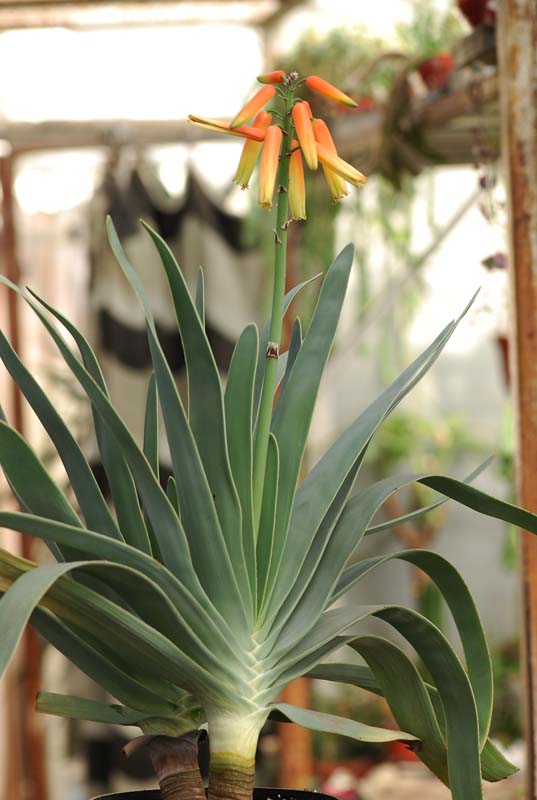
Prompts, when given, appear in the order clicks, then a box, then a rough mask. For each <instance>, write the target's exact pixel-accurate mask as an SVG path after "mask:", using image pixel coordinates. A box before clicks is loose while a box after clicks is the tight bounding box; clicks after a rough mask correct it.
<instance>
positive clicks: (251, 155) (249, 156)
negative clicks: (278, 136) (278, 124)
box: [233, 111, 272, 189]
mask: <svg viewBox="0 0 537 800" xmlns="http://www.w3.org/2000/svg"><path fill="white" fill-rule="evenodd" d="M271 122H272V115H271V114H269V113H268V112H267V111H260V112H259V114H258V115H257V116H256V118H255V119H254V128H259V130H262V131H266V130H267V128H268V126H269V125H270V123H271ZM262 147H263V145H262V143H261V142H254V141H253V140H252V139H250V140H248V141H246V142H245V143H244V147H243V148H242V154H241V160H240V161H239V166H238V167H237V172H236V173H235V177H234V178H233V181H234V182H235V183H237V184H238V185H239V186H240V187H241V189H247V188H248V182H249V180H250V178H251V177H252V172H253V171H254V168H255V165H256V162H257V157H258V156H259V153H260V152H261V148H262Z"/></svg>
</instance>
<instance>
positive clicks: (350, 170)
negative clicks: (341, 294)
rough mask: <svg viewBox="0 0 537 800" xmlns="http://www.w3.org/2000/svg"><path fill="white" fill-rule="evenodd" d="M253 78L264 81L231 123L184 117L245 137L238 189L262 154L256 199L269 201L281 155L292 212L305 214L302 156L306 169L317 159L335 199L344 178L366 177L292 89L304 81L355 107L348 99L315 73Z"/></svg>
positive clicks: (314, 165) (341, 194)
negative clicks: (286, 170) (286, 167)
mask: <svg viewBox="0 0 537 800" xmlns="http://www.w3.org/2000/svg"><path fill="white" fill-rule="evenodd" d="M257 80H258V81H259V83H261V84H263V86H262V87H261V89H259V91H257V92H256V94H255V95H254V96H253V97H252V98H251V100H249V101H248V103H246V105H245V106H244V108H242V109H241V110H240V111H239V113H238V114H237V115H236V117H235V118H234V119H233V121H232V122H231V123H226V122H220V121H219V120H214V119H206V118H204V117H197V116H194V115H190V116H189V120H190V122H192V123H193V124H194V125H198V126H199V127H201V128H205V129H208V130H213V131H217V132H220V133H225V134H228V135H231V136H240V137H242V138H244V139H246V142H245V144H244V147H243V150H242V155H241V159H240V161H239V166H238V168H237V172H236V174H235V177H234V179H233V180H234V181H235V183H237V184H238V185H239V186H241V187H242V188H243V189H247V188H248V183H249V181H250V178H251V176H252V173H253V171H254V168H255V166H256V163H257V161H258V158H259V156H260V154H261V166H260V176H259V203H260V204H261V205H263V206H267V207H270V206H272V198H273V196H274V191H275V188H276V182H277V177H278V167H279V164H280V161H281V158H282V156H288V157H289V159H290V160H289V207H290V212H291V217H292V219H305V218H306V190H305V181H304V165H303V161H305V162H306V164H307V166H308V167H309V168H310V169H311V170H316V169H317V168H318V165H319V164H321V167H322V169H323V172H324V175H325V178H326V182H327V184H328V187H329V189H330V193H331V195H332V198H333V200H334V202H338V200H340V199H341V198H342V197H345V195H347V194H348V188H347V184H346V181H348V182H349V183H352V184H354V185H355V186H361V185H362V184H363V183H364V182H365V180H366V178H365V175H362V173H361V172H359V171H358V170H357V169H355V168H354V167H353V166H351V164H348V163H347V162H346V161H344V160H343V159H342V158H340V157H339V156H338V154H337V150H336V146H335V144H334V140H333V139H332V136H331V135H330V131H329V130H328V127H327V125H326V123H325V122H324V121H323V120H322V119H315V118H314V117H313V114H312V111H311V107H310V105H309V103H308V102H307V100H303V99H302V98H299V97H295V91H296V89H298V88H299V87H300V86H301V85H302V84H304V83H305V84H306V85H307V86H308V87H309V88H310V89H312V90H313V91H315V92H318V93H320V94H322V95H324V96H325V97H329V98H330V99H332V100H334V101H336V102H338V103H343V104H344V105H347V106H352V107H356V103H355V102H354V100H353V99H352V98H350V97H349V96H348V95H346V94H344V93H343V92H342V91H340V90H339V89H337V88H336V87H335V86H332V84H330V83H328V81H325V80H323V79H322V78H319V77H317V76H316V75H310V76H309V77H307V78H306V79H305V80H302V81H299V79H298V75H297V73H290V74H289V75H287V74H286V73H285V72H284V71H283V70H275V71H273V72H267V73H265V74H264V75H259V76H258V78H257ZM273 100H274V101H276V102H275V107H271V108H270V110H265V107H266V106H267V104H268V103H270V102H271V101H273ZM278 100H279V101H280V103H281V104H282V105H283V110H282V109H279V108H278Z"/></svg>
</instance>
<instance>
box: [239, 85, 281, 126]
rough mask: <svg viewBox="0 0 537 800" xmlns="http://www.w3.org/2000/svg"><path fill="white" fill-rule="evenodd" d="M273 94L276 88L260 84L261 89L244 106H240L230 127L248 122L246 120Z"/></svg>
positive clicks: (270, 98)
mask: <svg viewBox="0 0 537 800" xmlns="http://www.w3.org/2000/svg"><path fill="white" fill-rule="evenodd" d="M275 94H276V89H275V88H274V86H262V87H261V89H260V90H259V91H258V92H256V93H255V94H254V96H253V97H252V99H251V100H249V101H248V102H247V103H246V105H245V106H244V108H241V110H240V111H239V113H238V114H237V116H236V117H235V119H234V120H233V122H232V123H231V127H232V128H238V127H240V126H241V125H244V123H245V122H248V120H249V119H251V118H252V117H253V116H254V115H255V114H257V112H258V111H260V110H261V109H262V108H263V106H264V105H266V104H267V103H268V102H269V100H272V98H273V97H274V95H275Z"/></svg>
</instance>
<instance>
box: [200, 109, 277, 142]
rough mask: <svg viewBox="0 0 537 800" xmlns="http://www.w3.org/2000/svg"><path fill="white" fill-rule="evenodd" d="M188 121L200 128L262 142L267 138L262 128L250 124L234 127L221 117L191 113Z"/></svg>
mask: <svg viewBox="0 0 537 800" xmlns="http://www.w3.org/2000/svg"><path fill="white" fill-rule="evenodd" d="M188 121H189V122H191V123H192V124H193V125H197V127H198V128H203V129H204V130H207V131H215V133H225V134H227V135H228V136H240V137H242V138H243V139H252V140H253V141H254V142H262V141H263V140H264V138H265V131H262V130H260V128H253V127H250V126H249V125H242V126H241V127H240V128H234V129H232V128H231V127H230V124H229V122H221V121H220V120H219V119H206V118H205V117H197V116H196V115H195V114H189V116H188Z"/></svg>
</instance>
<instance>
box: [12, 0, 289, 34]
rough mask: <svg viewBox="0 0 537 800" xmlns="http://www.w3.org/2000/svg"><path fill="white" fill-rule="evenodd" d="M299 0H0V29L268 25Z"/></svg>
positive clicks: (267, 26) (266, 26) (264, 26)
mask: <svg viewBox="0 0 537 800" xmlns="http://www.w3.org/2000/svg"><path fill="white" fill-rule="evenodd" d="M301 2H303V0H196V2H194V0H156V2H151V3H148V2H146V0H84V1H83V2H79V1H77V0H75V2H73V1H72V0H0V31H2V30H17V29H19V30H20V29H25V28H51V27H53V28H56V27H63V28H70V29H75V30H88V29H96V28H114V27H122V28H125V27H130V26H131V27H132V26H143V27H145V26H155V25H178V24H181V25H188V24H202V23H204V22H211V23H229V24H242V25H256V26H260V27H263V28H270V27H271V26H272V25H274V24H275V23H276V22H277V21H278V20H279V19H280V18H281V17H282V16H283V15H285V14H287V13H288V12H289V11H290V10H291V9H293V8H294V7H295V6H298V5H300V4H301Z"/></svg>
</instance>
